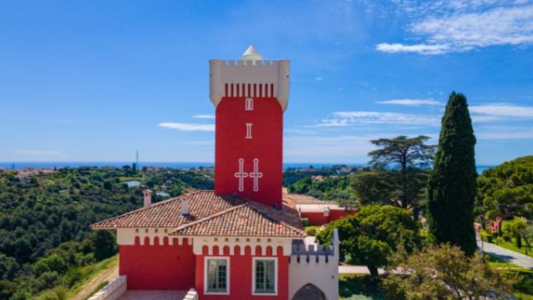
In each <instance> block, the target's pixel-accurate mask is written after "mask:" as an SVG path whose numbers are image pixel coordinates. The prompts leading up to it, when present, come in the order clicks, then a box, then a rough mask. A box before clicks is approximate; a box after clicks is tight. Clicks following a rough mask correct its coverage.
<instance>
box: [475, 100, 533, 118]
mask: <svg viewBox="0 0 533 300" xmlns="http://www.w3.org/2000/svg"><path fill="white" fill-rule="evenodd" d="M469 109H470V112H472V113H476V114H482V115H489V116H493V117H518V118H533V106H521V105H514V104H509V103H493V104H484V105H470V107H469Z"/></svg>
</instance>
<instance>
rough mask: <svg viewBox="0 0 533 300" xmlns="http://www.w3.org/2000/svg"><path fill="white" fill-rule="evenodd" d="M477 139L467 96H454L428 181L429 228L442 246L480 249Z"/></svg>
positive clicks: (454, 94)
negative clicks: (476, 202)
mask: <svg viewBox="0 0 533 300" xmlns="http://www.w3.org/2000/svg"><path fill="white" fill-rule="evenodd" d="M475 144H476V137H475V136H474V130H473V128H472V120H471V119H470V113H469V112H468V104H467V102H466V97H465V96H464V95H463V94H460V93H459V94H456V93H455V92H452V94H451V95H450V99H449V101H448V104H447V106H446V111H445V113H444V117H443V118H442V128H441V132H440V138H439V146H438V148H437V155H436V157H435V163H434V167H433V170H432V172H431V175H430V177H429V181H428V209H429V228H430V233H431V236H432V238H433V239H434V241H435V242H436V243H438V244H442V243H450V244H452V245H456V246H459V247H460V248H461V249H462V250H463V251H464V252H465V253H466V254H467V255H468V256H472V255H473V254H474V253H475V251H476V248H477V245H476V236H475V230H474V197H475V195H476V177H477V172H476V161H475V153H474V151H475V150H474V146H475Z"/></svg>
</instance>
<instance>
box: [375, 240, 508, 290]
mask: <svg viewBox="0 0 533 300" xmlns="http://www.w3.org/2000/svg"><path fill="white" fill-rule="evenodd" d="M396 270H409V271H408V272H395V271H396ZM387 271H388V273H389V275H388V276H387V277H386V278H385V280H384V281H383V284H384V287H385V290H386V291H387V294H388V296H389V297H388V299H485V298H487V299H488V298H490V299H507V295H508V294H509V292H511V290H512V285H513V284H514V283H515V280H512V279H508V278H507V277H506V276H504V275H502V274H500V273H499V272H498V271H497V270H493V269H491V268H490V267H489V265H488V264H487V263H485V262H484V261H483V258H482V257H481V256H480V255H479V254H478V253H475V254H474V256H473V257H472V258H470V257H468V256H467V255H465V253H464V252H463V251H462V250H461V249H460V248H459V247H456V246H450V245H449V244H443V245H441V246H438V247H437V246H430V247H427V248H426V249H424V250H422V251H420V252H417V253H414V254H412V255H410V256H408V255H406V254H405V253H402V251H399V252H398V253H396V254H395V256H394V258H393V259H392V263H391V265H390V266H389V267H388V270H387ZM488 295H492V296H495V297H486V296H488Z"/></svg>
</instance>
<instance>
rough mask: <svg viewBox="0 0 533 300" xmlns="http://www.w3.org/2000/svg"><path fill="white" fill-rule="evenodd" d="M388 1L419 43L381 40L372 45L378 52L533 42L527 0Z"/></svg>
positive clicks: (442, 50) (424, 51)
mask: <svg viewBox="0 0 533 300" xmlns="http://www.w3.org/2000/svg"><path fill="white" fill-rule="evenodd" d="M392 1H393V2H395V3H396V4H397V5H398V6H399V7H400V8H401V9H402V10H403V12H404V13H406V14H407V15H408V16H410V17H411V18H412V21H411V24H409V26H408V27H407V31H408V32H409V33H412V34H413V36H414V37H415V38H417V39H420V40H422V41H423V42H420V43H417V44H414V45H406V44H389V43H381V44H378V45H377V46H376V49H377V50H378V51H382V52H388V53H399V52H412V53H419V54H444V53H449V52H462V51H468V50H472V49H478V48H482V47H488V46H497V45H529V44H532V43H533V5H532V2H531V1H529V0H498V1H496V0H446V1H444V0H439V1H426V2H423V3H420V2H419V1H412V0H407V1H397V0H392Z"/></svg>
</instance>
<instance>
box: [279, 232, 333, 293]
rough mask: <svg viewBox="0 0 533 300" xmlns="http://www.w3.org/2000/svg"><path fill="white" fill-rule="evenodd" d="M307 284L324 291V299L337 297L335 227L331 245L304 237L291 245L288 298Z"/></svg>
mask: <svg viewBox="0 0 533 300" xmlns="http://www.w3.org/2000/svg"><path fill="white" fill-rule="evenodd" d="M309 284H312V285H314V286H315V287H317V288H318V289H320V290H321V291H322V293H324V296H325V297H326V300H337V299H338V298H339V239H338V233H337V229H335V234H334V238H333V245H330V246H327V247H324V246H321V245H318V244H316V243H315V242H314V240H313V239H312V238H306V240H305V241H304V243H303V244H301V245H297V244H295V245H293V251H292V255H291V258H290V264H289V299H292V298H293V297H294V295H295V294H296V293H297V292H298V291H299V290H300V289H302V288H304V289H305V287H306V286H307V285H309Z"/></svg>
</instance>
